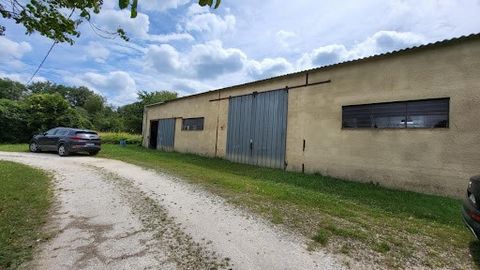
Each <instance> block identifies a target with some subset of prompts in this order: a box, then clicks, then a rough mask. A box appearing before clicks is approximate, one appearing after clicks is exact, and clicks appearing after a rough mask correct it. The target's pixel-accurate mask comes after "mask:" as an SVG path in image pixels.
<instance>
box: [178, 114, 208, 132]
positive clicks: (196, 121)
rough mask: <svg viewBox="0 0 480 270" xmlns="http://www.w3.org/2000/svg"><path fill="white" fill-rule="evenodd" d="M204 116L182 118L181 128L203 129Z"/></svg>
mask: <svg viewBox="0 0 480 270" xmlns="http://www.w3.org/2000/svg"><path fill="white" fill-rule="evenodd" d="M204 120H205V118H204V117H196V118H185V119H183V120H182V130H203V122H204Z"/></svg>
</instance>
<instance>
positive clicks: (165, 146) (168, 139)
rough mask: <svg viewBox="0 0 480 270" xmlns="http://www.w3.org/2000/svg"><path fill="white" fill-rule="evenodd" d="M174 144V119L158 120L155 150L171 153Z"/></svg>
mask: <svg viewBox="0 0 480 270" xmlns="http://www.w3.org/2000/svg"><path fill="white" fill-rule="evenodd" d="M174 143H175V118H170V119H161V120H158V137H157V149H160V150H164V151H173V149H174Z"/></svg>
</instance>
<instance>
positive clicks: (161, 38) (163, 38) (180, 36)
mask: <svg viewBox="0 0 480 270" xmlns="http://www.w3.org/2000/svg"><path fill="white" fill-rule="evenodd" d="M145 39H147V40H149V41H156V42H160V43H168V42H171V41H179V40H185V41H194V40H195V38H194V37H193V36H192V35H190V34H188V33H171V34H165V35H148V36H147V37H146V38H145Z"/></svg>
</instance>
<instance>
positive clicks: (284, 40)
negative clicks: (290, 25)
mask: <svg viewBox="0 0 480 270" xmlns="http://www.w3.org/2000/svg"><path fill="white" fill-rule="evenodd" d="M296 36H297V34H295V33H294V32H291V31H285V30H280V31H278V32H277V33H276V34H275V37H276V38H277V40H278V42H279V43H280V45H282V46H283V47H289V46H290V42H291V41H292V39H293V38H295V37H296Z"/></svg>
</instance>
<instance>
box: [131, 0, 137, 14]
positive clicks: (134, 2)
mask: <svg viewBox="0 0 480 270" xmlns="http://www.w3.org/2000/svg"><path fill="white" fill-rule="evenodd" d="M137 5H138V0H133V2H132V8H131V10H130V18H136V17H137Z"/></svg>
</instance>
